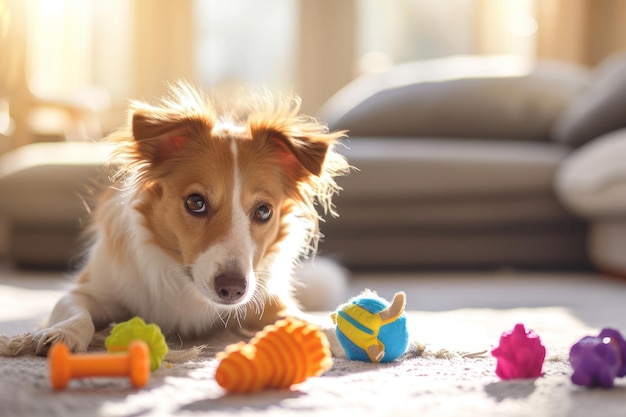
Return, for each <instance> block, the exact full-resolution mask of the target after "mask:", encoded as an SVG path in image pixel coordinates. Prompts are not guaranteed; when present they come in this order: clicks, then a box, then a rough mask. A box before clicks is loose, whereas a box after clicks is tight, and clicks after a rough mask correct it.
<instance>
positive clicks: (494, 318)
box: [0, 279, 626, 417]
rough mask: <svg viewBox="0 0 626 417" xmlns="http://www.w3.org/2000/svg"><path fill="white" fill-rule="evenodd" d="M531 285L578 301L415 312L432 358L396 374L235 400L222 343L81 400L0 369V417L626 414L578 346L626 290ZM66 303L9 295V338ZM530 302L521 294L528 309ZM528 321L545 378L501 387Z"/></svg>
mask: <svg viewBox="0 0 626 417" xmlns="http://www.w3.org/2000/svg"><path fill="white" fill-rule="evenodd" d="M524 281H526V282H527V284H526V285H536V286H538V287H539V288H543V291H546V289H547V288H548V287H546V285H549V286H551V287H550V288H554V289H555V290H556V291H557V293H558V292H560V293H566V294H569V296H568V297H567V299H568V300H570V301H571V302H569V303H568V305H566V306H558V305H554V306H550V305H541V306H532V307H525V308H478V307H476V308H465V309H455V310H449V311H417V310H412V311H409V312H408V313H407V320H408V324H409V327H410V332H411V338H412V340H414V341H416V342H419V344H421V345H423V346H424V347H425V350H424V351H423V352H421V353H420V352H418V351H417V350H412V351H410V352H409V353H408V354H407V355H405V356H404V357H402V358H401V359H400V360H398V361H397V362H394V363H390V364H384V365H381V364H376V365H375V364H367V363H361V362H353V361H348V360H345V359H338V358H336V359H334V363H333V367H332V369H330V370H329V371H328V372H327V373H326V374H324V375H323V376H321V377H316V378H310V379H308V380H306V381H305V382H303V383H302V384H299V385H297V386H295V387H293V389H291V390H283V391H263V392H260V393H257V394H252V395H227V394H226V393H225V392H224V391H223V390H222V389H221V388H220V387H219V386H218V384H217V383H216V382H215V380H214V372H215V368H216V365H217V362H216V360H215V359H214V357H213V354H214V352H215V351H216V350H219V349H221V347H223V346H222V345H223V342H221V343H219V342H216V344H215V345H214V346H213V349H209V350H207V351H206V352H205V353H204V354H203V355H202V356H201V357H200V358H198V359H197V360H195V361H192V362H187V363H182V364H180V363H179V364H170V365H169V366H168V365H164V366H162V367H161V368H160V369H159V370H157V371H156V372H154V373H153V374H152V376H151V379H150V382H149V383H148V385H147V387H145V388H143V389H132V388H131V387H130V386H129V383H128V381H127V380H126V379H111V378H104V379H100V378H98V379H83V380H76V381H72V382H71V384H70V386H69V389H67V390H65V391H60V392H57V391H53V390H52V389H51V388H50V385H49V382H48V367H47V362H46V360H45V359H43V358H36V357H24V358H0V386H1V387H2V389H1V390H0V416H2V417H4V416H7V417H8V416H67V417H70V416H166V415H173V416H200V415H211V416H220V415H224V416H226V415H228V416H232V415H237V416H260V415H263V416H283V415H284V416H293V415H298V416H308V415H311V416H312V415H316V416H317V415H319V416H334V415H337V416H339V415H341V416H346V415H361V416H365V415H368V416H481V417H485V416H531V415H532V416H581V417H582V416H589V415H602V416H624V415H626V381H622V380H618V381H617V384H616V386H615V387H614V388H612V389H587V388H581V387H578V386H575V385H573V384H572V383H571V382H570V379H569V378H570V375H571V368H570V365H569V363H568V360H567V355H568V352H569V348H570V346H571V345H572V344H573V343H574V342H575V341H577V340H578V339H580V338H581V337H582V336H585V335H588V334H596V333H597V331H598V327H599V326H598V323H602V325H607V326H609V325H610V326H613V327H617V328H620V329H622V330H623V329H626V318H625V315H624V314H623V313H624V304H623V300H626V287H624V285H622V284H619V283H614V282H606V281H598V282H596V283H589V282H587V281H585V280H581V279H574V280H571V281H561V284H562V285H561V286H560V287H558V286H555V285H554V283H552V284H549V283H548V284H547V283H546V282H540V281H535V280H530V282H528V281H527V280H521V281H520V280H515V281H510V280H507V282H506V283H504V284H505V285H504V287H502V286H501V287H499V289H500V291H503V290H513V291H515V289H516V288H518V287H517V286H518V285H521V284H522V283H523V282H524ZM477 285H479V286H480V283H478V284H477ZM405 287H406V288H408V289H409V290H408V291H407V292H408V295H409V298H410V297H411V294H412V293H413V296H414V297H419V294H418V293H417V292H415V291H416V290H415V289H412V287H411V286H410V285H405ZM450 288H452V287H450ZM558 288H560V290H558ZM577 288H578V289H577ZM431 289H432V288H431ZM383 292H384V291H383ZM450 292H451V293H452V296H454V291H452V290H451V291H450ZM507 293H508V292H507ZM557 293H555V294H553V296H554V298H555V299H558V298H559V297H558V294H557ZM59 294H60V293H59V292H58V291H56V290H54V289H53V290H49V291H42V290H41V289H37V290H35V289H31V288H28V286H24V285H22V286H20V287H19V288H18V287H16V286H13V285H0V306H2V308H1V309H0V310H1V311H2V314H1V315H0V332H5V333H12V332H16V331H23V330H26V329H25V327H28V326H30V325H32V323H33V322H34V320H35V319H36V318H38V317H39V316H40V314H41V311H40V308H43V306H44V305H45V306H47V305H48V304H49V303H50V302H53V301H54V300H55V299H56V298H57V297H58V295H59ZM435 295H436V296H440V295H441V294H436V292H435ZM509 295H511V294H509ZM467 296H468V297H471V294H470V293H469V292H467ZM525 296H527V295H524V292H523V291H521V292H520V291H518V298H519V297H525ZM513 298H515V295H514V294H513ZM499 299H500V300H501V299H502V298H499ZM25 300H30V301H31V302H29V303H26V302H25ZM620 300H621V301H620ZM468 304H471V303H468ZM520 304H522V303H520ZM529 304H530V303H529ZM562 304H563V303H562ZM594 305H597V308H594ZM38 306H39V307H38ZM323 315H324V316H326V314H325V313H324V314H323ZM518 322H522V323H524V324H525V325H526V327H527V328H532V329H533V330H535V331H536V332H537V333H538V334H539V336H540V337H541V339H542V341H543V344H544V345H545V346H546V348H547V359H546V362H545V363H544V367H543V372H544V374H543V376H542V377H540V378H537V379H532V380H514V381H500V380H499V379H498V378H497V377H496V375H495V372H494V370H495V364H496V362H495V359H494V358H492V357H491V355H490V354H489V353H486V354H481V353H480V352H483V351H485V350H490V349H491V348H492V347H493V346H495V345H496V344H497V343H498V340H499V337H500V334H501V333H502V332H503V331H505V330H511V329H512V328H513V326H514V325H515V324H516V323H518Z"/></svg>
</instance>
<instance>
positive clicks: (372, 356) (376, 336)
mask: <svg viewBox="0 0 626 417" xmlns="http://www.w3.org/2000/svg"><path fill="white" fill-rule="evenodd" d="M405 305H406V295H405V294H404V292H399V293H396V294H395V295H394V297H393V301H392V302H391V304H389V303H388V302H387V301H386V300H385V299H383V298H381V297H379V296H378V295H376V293H375V292H373V291H370V290H365V291H364V292H363V293H362V294H361V295H359V296H358V297H354V298H352V299H351V300H350V301H348V302H347V303H346V304H342V305H340V306H339V307H338V309H337V311H336V312H335V313H333V314H332V315H331V317H332V319H333V323H335V325H336V328H335V331H336V334H337V338H338V339H339V342H340V343H341V346H342V347H343V350H344V351H345V353H346V357H347V358H348V359H350V360H359V361H363V362H374V363H378V362H391V361H393V360H395V359H397V358H399V357H400V356H401V355H403V354H404V353H405V352H406V350H407V348H408V345H409V332H408V329H407V324H406V316H405V315H404V307H405Z"/></svg>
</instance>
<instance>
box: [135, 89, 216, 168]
mask: <svg viewBox="0 0 626 417" xmlns="http://www.w3.org/2000/svg"><path fill="white" fill-rule="evenodd" d="M158 104H159V105H158V106H153V105H150V104H147V103H143V102H133V103H132V106H131V117H130V123H129V124H130V127H131V130H132V135H133V138H134V140H135V143H136V150H137V153H138V154H139V156H140V157H141V158H142V159H144V160H146V161H148V162H150V163H151V164H158V163H160V162H162V161H164V160H166V159H168V158H169V157H170V156H171V155H172V154H174V153H176V152H178V151H180V150H181V149H183V148H184V147H185V146H186V145H187V144H188V142H189V140H191V139H193V138H194V137H198V136H202V135H207V134H209V133H210V131H211V129H212V128H213V125H214V120H215V115H214V112H213V109H212V107H211V106H210V105H209V103H208V101H207V100H206V99H205V97H204V96H203V95H202V94H201V93H200V92H199V91H197V90H195V89H194V88H193V87H191V86H190V85H188V84H186V83H183V82H180V83H178V84H176V85H173V86H170V91H169V94H168V95H167V96H166V97H164V98H163V99H161V100H160V101H159V103H158Z"/></svg>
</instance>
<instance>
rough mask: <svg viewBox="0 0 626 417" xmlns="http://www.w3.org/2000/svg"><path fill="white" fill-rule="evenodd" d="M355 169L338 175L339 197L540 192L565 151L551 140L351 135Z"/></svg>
mask: <svg viewBox="0 0 626 417" xmlns="http://www.w3.org/2000/svg"><path fill="white" fill-rule="evenodd" d="M347 146H348V149H347V150H345V154H346V156H347V157H348V160H349V161H350V163H351V164H352V165H354V166H355V167H356V168H357V169H358V171H356V172H353V173H351V174H350V175H348V176H346V177H343V178H341V179H340V185H341V186H342V187H343V188H344V191H343V192H342V194H341V196H342V198H345V199H349V200H356V201H369V200H372V199H395V200H398V199H404V200H407V199H408V200H417V199H423V198H450V197H451V196H453V197H454V198H462V197H464V196H466V197H467V196H471V197H476V196H480V195H482V196H494V195H501V196H502V195H512V194H513V195H515V194H524V193H526V194H529V193H530V194H533V193H543V194H551V193H552V192H553V191H552V187H553V185H552V184H553V176H554V173H555V172H556V169H557V166H558V164H559V163H560V162H561V161H562V160H563V159H564V158H565V157H566V156H567V155H568V153H569V149H568V148H567V147H565V146H562V145H559V144H554V143H543V142H541V143H536V142H526V141H519V142H514V141H497V140H473V141H471V142H470V141H467V140H462V139H446V140H441V139H436V138H435V139H433V138H430V139H424V138H414V139H412V140H406V139H402V138H399V139H398V138H396V139H393V138H351V139H350V140H349V141H348V142H347Z"/></svg>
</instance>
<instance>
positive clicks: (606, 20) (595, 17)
mask: <svg viewBox="0 0 626 417" xmlns="http://www.w3.org/2000/svg"><path fill="white" fill-rule="evenodd" d="M535 8H536V9H535V13H536V18H537V23H538V32H537V57H538V58H550V59H559V60H565V61H569V62H575V63H578V64H582V65H586V66H590V67H592V66H595V65H597V64H598V63H599V62H600V61H602V60H603V59H604V58H606V57H607V56H609V55H611V54H612V53H614V52H617V51H620V50H623V49H626V24H625V23H624V22H625V21H626V1H623V0H535Z"/></svg>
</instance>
